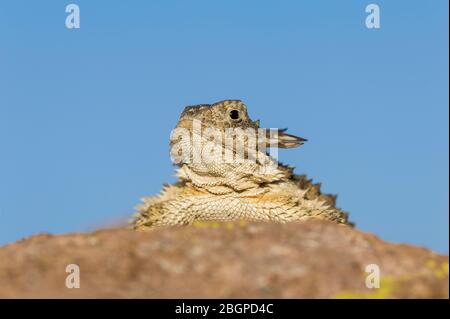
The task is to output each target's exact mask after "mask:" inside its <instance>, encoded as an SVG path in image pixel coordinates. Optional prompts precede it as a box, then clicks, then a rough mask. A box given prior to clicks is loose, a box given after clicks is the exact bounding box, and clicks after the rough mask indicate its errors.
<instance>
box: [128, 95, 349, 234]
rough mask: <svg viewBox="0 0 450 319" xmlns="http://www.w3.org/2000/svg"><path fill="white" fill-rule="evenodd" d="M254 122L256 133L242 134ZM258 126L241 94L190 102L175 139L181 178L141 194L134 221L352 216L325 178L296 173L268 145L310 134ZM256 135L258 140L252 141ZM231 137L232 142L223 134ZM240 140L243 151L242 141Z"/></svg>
mask: <svg viewBox="0 0 450 319" xmlns="http://www.w3.org/2000/svg"><path fill="white" fill-rule="evenodd" d="M252 130H254V131H255V132H258V134H256V133H255V135H252V134H247V135H245V134H242V132H251V131H252ZM260 131H262V129H261V128H260V123H259V120H258V121H252V120H251V119H250V117H249V116H248V113H247V107H246V106H245V104H244V103H242V102H241V101H240V100H225V101H220V102H217V103H214V104H211V105H209V104H201V105H195V106H187V107H186V108H185V109H184V111H183V112H182V114H181V116H180V119H179V121H178V123H177V125H176V128H175V130H174V131H173V134H172V136H171V141H170V149H171V155H172V159H174V158H177V161H176V165H177V166H178V167H177V173H176V175H177V176H178V178H179V181H178V182H177V183H176V184H173V185H165V186H164V188H163V190H162V191H161V193H160V194H159V195H157V196H153V197H145V198H143V199H142V200H143V204H141V205H139V206H138V207H137V213H136V214H135V215H134V218H133V220H132V221H131V224H132V227H133V228H134V229H136V230H145V229H147V228H149V227H152V226H158V225H186V224H191V223H193V222H195V221H207V220H216V221H229V220H241V219H244V220H260V221H277V222H287V221H294V220H306V219H310V218H320V219H327V220H331V221H334V222H336V223H340V224H347V223H348V221H347V217H348V214H347V213H346V212H344V211H342V210H340V209H339V208H336V206H335V204H336V196H334V195H326V194H322V193H321V192H320V184H313V183H312V181H311V180H308V179H307V178H306V176H305V175H295V174H294V173H293V170H294V168H293V167H290V166H287V165H283V164H281V163H278V162H277V160H276V159H275V158H274V157H273V156H271V155H270V154H269V153H268V151H267V149H273V148H274V147H279V148H294V147H298V146H300V145H302V144H303V143H304V142H306V140H305V139H303V138H301V137H297V136H294V135H291V134H287V133H286V130H285V129H276V130H275V132H274V133H273V131H274V130H271V131H270V134H269V131H263V133H260ZM183 132H184V133H185V134H184V135H183ZM206 132H208V133H206ZM211 132H213V133H211ZM214 132H215V133H214ZM255 136H256V139H255V140H256V144H257V147H254V146H255V141H252V138H253V137H255ZM227 137H228V138H229V139H228V141H230V140H231V141H232V142H231V143H230V142H228V143H227V142H224V141H227ZM237 141H240V142H241V144H239V145H240V146H241V147H242V146H243V149H244V152H242V151H240V150H239V149H238V148H237V146H236V145H237V144H238V142H237ZM250 146H253V147H254V148H255V151H252V149H251V147H250ZM266 147H267V149H266ZM183 152H184V153H185V154H182V153H183ZM199 153H200V154H199ZM225 154H227V155H228V157H224V155H225ZM230 154H231V156H230ZM237 154H240V155H241V156H237ZM202 155H208V156H204V158H203V157H202ZM224 158H225V159H228V160H224ZM230 159H231V160H230Z"/></svg>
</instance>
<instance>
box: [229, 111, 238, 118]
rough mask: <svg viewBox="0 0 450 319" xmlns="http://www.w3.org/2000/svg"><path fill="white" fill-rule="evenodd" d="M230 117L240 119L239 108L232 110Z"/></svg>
mask: <svg viewBox="0 0 450 319" xmlns="http://www.w3.org/2000/svg"><path fill="white" fill-rule="evenodd" d="M230 118H231V119H232V120H238V119H239V111H238V110H232V111H230Z"/></svg>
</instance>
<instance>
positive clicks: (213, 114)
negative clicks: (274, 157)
mask: <svg viewBox="0 0 450 319" xmlns="http://www.w3.org/2000/svg"><path fill="white" fill-rule="evenodd" d="M194 120H197V121H199V122H201V123H202V127H209V128H217V129H220V130H224V129H227V128H241V129H244V130H245V129H254V130H258V129H260V121H259V120H256V121H252V119H251V118H250V117H249V115H248V112H247V107H246V105H245V104H244V103H243V102H242V101H240V100H224V101H220V102H217V103H214V104H200V105H193V106H187V107H185V109H184V110H183V112H182V113H181V116H180V119H179V121H178V124H177V128H188V129H192V122H193V121H194ZM272 130H273V129H272ZM276 131H277V134H276V135H275V137H274V136H273V134H270V130H268V129H267V130H266V133H267V134H266V143H267V146H268V147H270V146H273V145H277V147H280V148H293V147H297V146H300V145H302V144H303V143H304V142H306V139H304V138H301V137H298V136H295V135H291V134H287V133H286V129H276ZM274 139H275V140H274Z"/></svg>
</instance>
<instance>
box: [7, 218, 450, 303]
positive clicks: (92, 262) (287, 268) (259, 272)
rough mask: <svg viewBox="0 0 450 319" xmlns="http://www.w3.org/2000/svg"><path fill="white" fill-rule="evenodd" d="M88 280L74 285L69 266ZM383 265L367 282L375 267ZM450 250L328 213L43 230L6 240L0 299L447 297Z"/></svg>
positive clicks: (81, 277) (84, 279)
mask: <svg viewBox="0 0 450 319" xmlns="http://www.w3.org/2000/svg"><path fill="white" fill-rule="evenodd" d="M68 264H77V265H79V267H80V279H81V280H80V284H81V286H80V288H79V289H68V288H66V285H65V283H66V277H67V276H68V275H69V274H68V273H66V266H67V265H68ZM369 264H377V265H378V266H379V268H380V271H381V281H380V288H379V289H368V288H366V285H365V281H366V276H367V275H368V273H366V272H365V269H366V266H367V265H369ZM448 267H449V266H448V257H447V256H442V255H438V254H436V253H434V252H432V251H430V250H427V249H424V248H419V247H413V246H410V245H399V244H391V243H387V242H384V241H382V240H380V239H379V238H377V237H376V236H374V235H372V234H367V233H363V232H361V231H358V230H356V229H353V228H350V227H348V226H341V225H335V224H333V223H330V222H325V221H308V222H303V223H288V224H276V223H250V222H235V223H198V224H195V225H192V226H186V227H166V228H157V229H155V230H153V231H150V232H146V233H143V232H133V231H129V230H119V229H113V230H101V231H96V232H93V233H74V234H66V235H59V236H52V235H46V234H44V235H37V236H33V237H30V238H27V239H24V240H22V241H19V242H16V243H13V244H10V245H7V246H3V247H0V297H2V298H5V297H6V298H16V297H26V298H30V297H32V298H35V297H44V298H48V297H56V298H81V297H86V298H94V297H103V298H197V297H198V298H216V297H219V298H221V297H223V298H246V297H249V298H404V297H410V298H448V289H449V286H448V283H449V281H448V280H449V279H448Z"/></svg>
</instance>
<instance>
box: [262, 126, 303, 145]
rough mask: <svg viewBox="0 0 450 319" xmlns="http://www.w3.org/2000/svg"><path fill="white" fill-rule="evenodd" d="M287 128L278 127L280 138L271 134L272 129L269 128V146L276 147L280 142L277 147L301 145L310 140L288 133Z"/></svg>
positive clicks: (267, 137)
mask: <svg viewBox="0 0 450 319" xmlns="http://www.w3.org/2000/svg"><path fill="white" fill-rule="evenodd" d="M286 130H287V129H286V128H285V129H278V138H276V137H275V136H271V134H270V130H267V133H266V139H267V146H268V147H270V146H272V147H274V146H276V145H277V144H278V145H277V147H279V148H294V147H299V146H301V145H303V144H304V143H305V142H307V141H308V140H307V139H305V138H303V137H299V136H295V135H292V134H288V133H286ZM272 135H273V133H272Z"/></svg>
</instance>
